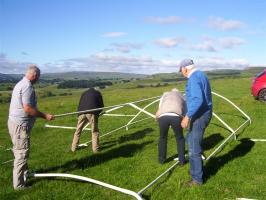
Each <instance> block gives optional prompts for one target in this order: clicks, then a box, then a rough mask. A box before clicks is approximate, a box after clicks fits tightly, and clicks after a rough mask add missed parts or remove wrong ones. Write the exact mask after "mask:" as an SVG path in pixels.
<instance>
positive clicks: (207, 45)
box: [190, 36, 246, 52]
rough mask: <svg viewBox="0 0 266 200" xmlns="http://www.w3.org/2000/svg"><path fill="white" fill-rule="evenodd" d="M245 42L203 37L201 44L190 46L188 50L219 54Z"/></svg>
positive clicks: (235, 39) (229, 38) (240, 39)
mask: <svg viewBox="0 0 266 200" xmlns="http://www.w3.org/2000/svg"><path fill="white" fill-rule="evenodd" d="M245 43H246V42H245V40H244V39H242V38H239V37H222V38H212V37H209V36H204V37H203V39H202V42H200V43H198V44H195V45H191V46H190V49H193V50H198V51H208V52H219V51H221V50H223V49H233V48H235V47H236V46H239V45H243V44H245Z"/></svg>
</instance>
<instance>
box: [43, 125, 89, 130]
mask: <svg viewBox="0 0 266 200" xmlns="http://www.w3.org/2000/svg"><path fill="white" fill-rule="evenodd" d="M87 125H88V124H87ZM87 125H86V126H87ZM86 126H85V127H84V128H83V130H91V129H90V128H86ZM44 127H46V128H61V129H74V130H75V129H77V127H72V126H55V125H49V124H45V125H44Z"/></svg>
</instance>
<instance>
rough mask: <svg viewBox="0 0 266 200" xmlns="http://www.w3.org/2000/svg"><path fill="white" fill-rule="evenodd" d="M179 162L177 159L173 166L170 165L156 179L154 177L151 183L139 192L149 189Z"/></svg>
mask: <svg viewBox="0 0 266 200" xmlns="http://www.w3.org/2000/svg"><path fill="white" fill-rule="evenodd" d="M178 163H179V161H177V162H176V163H175V164H173V165H172V166H171V167H169V168H168V169H167V170H166V171H165V172H163V173H162V174H161V175H160V176H158V177H157V178H156V179H154V180H153V181H152V182H151V183H149V184H148V185H147V186H145V187H144V188H143V189H141V190H140V191H138V194H142V193H143V192H144V191H145V190H147V189H148V188H150V187H151V186H152V185H154V184H155V183H156V182H157V181H158V180H159V179H160V178H161V177H162V176H164V175H165V174H167V173H168V172H169V171H171V170H172V169H173V168H174V167H176V166H177V164H178Z"/></svg>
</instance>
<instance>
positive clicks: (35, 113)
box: [23, 104, 54, 121]
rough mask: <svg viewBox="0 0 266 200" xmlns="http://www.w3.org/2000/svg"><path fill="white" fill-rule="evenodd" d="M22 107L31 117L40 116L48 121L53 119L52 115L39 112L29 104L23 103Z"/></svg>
mask: <svg viewBox="0 0 266 200" xmlns="http://www.w3.org/2000/svg"><path fill="white" fill-rule="evenodd" d="M23 109H24V111H25V112H26V113H27V114H29V115H31V116H33V117H41V118H43V119H46V120H48V121H50V120H53V119H54V116H53V115H51V114H48V113H43V112H40V111H39V110H38V109H36V108H34V107H32V106H31V105H30V104H26V105H23Z"/></svg>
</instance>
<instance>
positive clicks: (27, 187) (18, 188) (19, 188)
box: [14, 186, 31, 191]
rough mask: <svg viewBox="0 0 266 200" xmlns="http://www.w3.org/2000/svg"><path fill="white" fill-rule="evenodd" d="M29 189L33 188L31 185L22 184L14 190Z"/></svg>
mask: <svg viewBox="0 0 266 200" xmlns="http://www.w3.org/2000/svg"><path fill="white" fill-rule="evenodd" d="M28 189H31V186H21V187H16V188H14V190H16V191H21V190H28Z"/></svg>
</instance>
